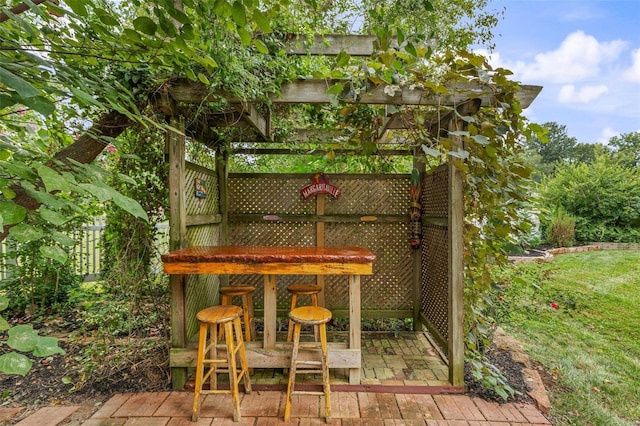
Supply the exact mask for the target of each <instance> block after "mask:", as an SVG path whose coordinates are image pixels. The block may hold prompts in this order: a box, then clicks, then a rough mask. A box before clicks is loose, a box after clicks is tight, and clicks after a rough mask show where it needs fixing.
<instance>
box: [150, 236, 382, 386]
mask: <svg viewBox="0 0 640 426" xmlns="http://www.w3.org/2000/svg"><path fill="white" fill-rule="evenodd" d="M375 258H376V256H375V255H374V254H373V253H372V252H371V251H369V250H367V249H365V248H362V247H266V246H198V247H187V248H184V249H180V250H176V251H172V252H170V253H167V254H165V255H163V256H162V262H163V264H164V271H165V272H166V273H167V274H172V275H187V274H259V275H264V334H263V342H262V343H260V344H259V345H258V346H256V344H255V343H249V344H247V358H248V359H249V366H250V367H252V368H286V367H288V366H289V365H288V362H289V360H290V353H289V352H290V350H289V346H288V344H287V343H285V342H282V343H279V342H278V343H277V342H276V321H277V297H276V277H277V276H278V275H347V276H348V282H349V343H348V345H347V347H346V348H341V347H340V345H336V346H334V347H333V348H332V347H330V354H329V365H330V367H332V368H349V382H350V383H352V384H359V383H360V361H361V353H360V337H361V313H360V275H371V274H373V261H374V260H375ZM182 296H183V295H178V298H179V299H180V300H183V298H182ZM174 297H175V295H174ZM182 312H183V314H185V310H184V309H182ZM172 324H173V326H178V327H182V328H181V329H183V328H184V326H185V324H186V318H184V317H183V318H174V319H172ZM173 346H174V349H180V348H175V342H174V345H173ZM183 346H184V347H186V342H184V343H183ZM332 349H333V350H332ZM172 353H173V349H172ZM172 365H174V366H175V363H172Z"/></svg>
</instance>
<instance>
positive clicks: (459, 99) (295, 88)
mask: <svg viewBox="0 0 640 426" xmlns="http://www.w3.org/2000/svg"><path fill="white" fill-rule="evenodd" d="M337 83H341V81H337V80H295V81H292V82H289V83H284V84H283V85H282V88H281V93H280V95H275V94H274V95H272V97H271V101H272V102H273V103H284V104H288V103H295V104H326V103H330V98H329V96H328V95H327V89H329V87H331V86H333V85H334V84H337ZM342 83H345V84H348V83H349V82H348V81H342ZM541 89H542V87H541V86H531V85H523V86H521V88H520V91H519V93H518V95H517V96H518V98H519V99H520V104H521V106H522V108H527V107H528V106H529V105H530V104H531V102H533V100H534V99H535V97H536V96H537V95H538V93H540V90H541ZM169 93H170V94H171V96H172V97H173V99H174V100H176V101H178V102H185V103H196V104H198V103H202V102H214V101H217V100H220V99H221V98H225V99H226V100H227V102H229V103H236V104H239V103H242V102H243V101H244V100H243V99H240V98H238V97H237V96H234V95H231V94H222V93H212V92H211V91H210V89H209V88H208V87H206V86H204V85H203V84H201V83H194V82H187V81H176V82H173V83H171V86H170V87H169ZM469 99H480V100H481V101H482V105H483V106H491V105H496V104H497V102H498V101H497V98H496V96H495V93H494V92H493V90H492V89H491V88H489V87H487V86H484V85H482V84H480V83H478V84H475V83H456V84H453V85H451V86H450V87H449V93H448V94H432V93H430V92H428V91H425V90H421V89H414V90H410V89H408V88H403V89H401V90H399V91H397V92H396V95H395V96H389V95H387V94H386V93H385V92H384V86H378V87H375V88H373V89H371V90H370V91H368V92H366V93H364V94H363V95H362V96H361V97H360V98H358V99H349V98H347V99H345V101H346V102H349V103H361V104H373V105H431V106H452V107H453V106H456V105H460V104H461V103H463V102H465V101H467V100H469Z"/></svg>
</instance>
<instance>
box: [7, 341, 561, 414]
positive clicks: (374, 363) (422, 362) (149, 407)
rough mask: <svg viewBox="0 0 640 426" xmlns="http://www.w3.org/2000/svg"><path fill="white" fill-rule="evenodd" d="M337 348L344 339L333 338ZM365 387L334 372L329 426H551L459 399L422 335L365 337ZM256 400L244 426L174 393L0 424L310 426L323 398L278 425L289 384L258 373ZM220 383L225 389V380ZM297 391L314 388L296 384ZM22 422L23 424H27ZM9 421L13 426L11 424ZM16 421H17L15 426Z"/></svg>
mask: <svg viewBox="0 0 640 426" xmlns="http://www.w3.org/2000/svg"><path fill="white" fill-rule="evenodd" d="M332 338H333V339H334V340H339V339H341V338H342V337H341V336H340V333H337V334H333V336H332ZM362 363H363V365H362V385H359V386H352V385H348V384H347V382H348V379H347V372H346V371H342V370H332V379H331V383H332V391H333V392H332V399H331V404H332V412H333V419H332V420H331V422H330V424H333V425H363V424H367V426H377V425H433V426H445V425H446V426H491V425H495V426H526V425H549V424H551V423H550V422H549V421H548V420H547V419H546V418H545V417H544V416H543V415H542V414H541V413H540V411H538V410H537V409H536V408H535V406H533V405H529V404H519V403H512V404H495V403H492V402H487V401H484V400H482V399H478V398H472V397H469V396H467V395H462V394H451V393H455V392H458V393H460V392H461V390H460V389H457V388H452V387H451V386H449V383H448V381H447V371H448V370H447V367H446V365H445V363H444V362H443V361H442V359H441V358H440V356H439V354H438V351H437V350H436V349H435V348H434V347H433V346H432V344H431V342H430V340H429V339H428V337H427V335H425V334H424V333H412V332H397V333H389V332H386V333H382V332H380V333H378V332H367V333H363V337H362ZM251 378H252V383H253V384H254V392H252V393H251V394H247V395H244V394H242V406H241V407H242V409H241V413H242V416H243V419H242V422H240V423H234V422H233V421H231V417H232V411H231V401H230V396H228V395H207V396H206V397H204V398H203V402H202V408H201V418H200V421H199V422H198V423H192V422H191V421H190V416H191V406H192V403H193V393H192V392H190V391H172V392H168V391H167V392H157V393H139V394H117V395H115V396H113V397H112V398H111V399H109V400H108V401H106V402H105V403H104V404H102V405H99V408H96V407H94V406H93V403H92V402H91V403H89V402H88V403H87V405H82V406H72V407H69V406H54V407H43V408H40V409H39V410H38V411H36V412H35V413H33V414H31V415H29V416H27V410H26V409H24V408H0V424H5V423H8V424H17V425H20V426H57V425H74V426H80V425H82V426H121V425H126V426H133V425H144V426H155V425H162V426H164V425H167V426H176V425H196V424H197V425H225V424H229V425H232V424H243V425H278V424H291V425H312V424H324V419H322V418H321V417H320V414H321V407H323V401H322V398H323V397H321V396H313V395H295V396H294V399H293V405H292V414H291V416H292V419H291V421H290V422H288V423H284V422H283V421H282V415H283V410H284V397H285V393H284V392H283V390H285V386H286V381H287V378H286V376H285V374H284V373H283V372H282V370H268V369H256V370H255V371H254V373H253V374H252V376H251ZM220 379H221V380H220V381H221V382H223V380H224V375H221V377H220ZM299 383H300V386H301V387H302V386H312V384H313V383H318V378H317V377H315V376H310V377H307V376H306V375H301V376H299ZM25 417H26V418H25ZM12 419H13V420H12ZM16 421H18V422H17V423H16Z"/></svg>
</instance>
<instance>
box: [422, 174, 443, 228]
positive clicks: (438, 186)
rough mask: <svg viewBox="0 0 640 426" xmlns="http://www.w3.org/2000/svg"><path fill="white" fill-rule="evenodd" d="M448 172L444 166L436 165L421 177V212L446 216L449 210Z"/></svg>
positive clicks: (428, 214) (427, 214)
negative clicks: (436, 166)
mask: <svg viewBox="0 0 640 426" xmlns="http://www.w3.org/2000/svg"><path fill="white" fill-rule="evenodd" d="M448 193H449V173H448V171H447V168H446V167H442V166H441V167H438V168H437V169H436V170H434V171H433V172H432V173H430V174H425V176H424V177H423V179H422V197H421V200H420V202H421V203H422V214H423V215H426V216H436V217H446V216H447V215H448V211H449V197H448Z"/></svg>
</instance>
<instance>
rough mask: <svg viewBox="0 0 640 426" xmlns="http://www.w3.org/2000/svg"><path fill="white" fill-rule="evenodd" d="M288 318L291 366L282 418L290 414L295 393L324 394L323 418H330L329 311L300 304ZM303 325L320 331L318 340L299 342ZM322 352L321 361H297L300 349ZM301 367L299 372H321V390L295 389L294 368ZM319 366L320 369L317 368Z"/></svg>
mask: <svg viewBox="0 0 640 426" xmlns="http://www.w3.org/2000/svg"><path fill="white" fill-rule="evenodd" d="M289 318H291V320H292V321H293V348H292V350H291V368H290V369H289V384H288V385H287V399H286V402H285V406H284V420H285V421H288V420H289V417H290V416H291V396H292V395H296V394H298V395H299V394H305V395H324V415H325V420H326V421H329V419H330V418H331V395H330V386H329V361H328V359H327V323H328V322H329V320H331V311H330V310H328V309H326V308H322V307H319V306H302V307H300V308H295V309H294V310H292V311H291V312H289ZM303 325H313V326H314V328H315V327H317V328H318V329H319V331H320V342H311V343H302V344H301V343H300V328H301V327H302V326H303ZM318 348H320V352H321V354H322V357H321V361H299V360H298V351H299V350H300V349H318ZM298 365H300V366H302V367H316V368H301V369H300V372H301V373H322V385H323V391H322V392H316V391H295V390H294V386H295V382H296V368H297V366H298ZM318 367H320V369H318Z"/></svg>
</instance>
